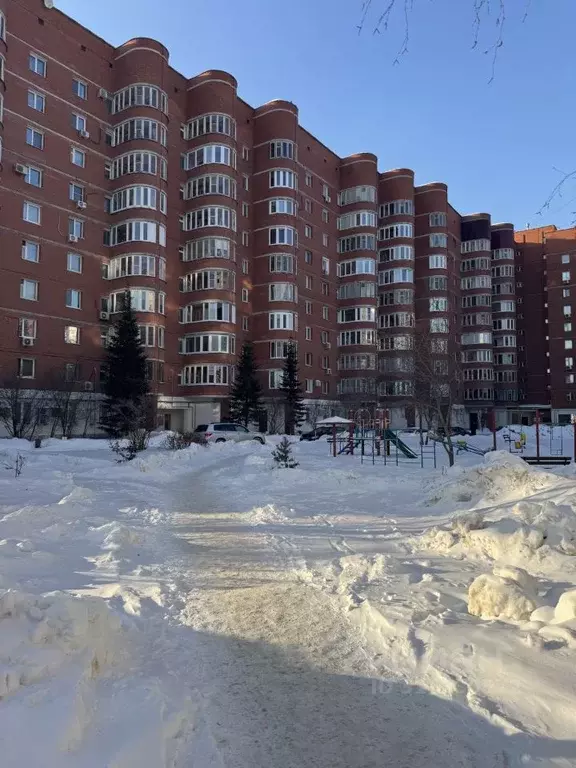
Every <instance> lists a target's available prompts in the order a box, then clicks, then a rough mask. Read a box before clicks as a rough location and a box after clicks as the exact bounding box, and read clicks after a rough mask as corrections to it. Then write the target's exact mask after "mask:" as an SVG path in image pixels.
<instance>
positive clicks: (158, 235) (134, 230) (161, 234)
mask: <svg viewBox="0 0 576 768" xmlns="http://www.w3.org/2000/svg"><path fill="white" fill-rule="evenodd" d="M130 242H143V243H159V244H160V245H166V227H165V226H164V225H163V224H158V223H157V222H155V221H142V220H140V219H134V220H132V221H124V222H122V224H117V225H116V226H114V227H112V229H111V230H110V245H112V246H114V245H120V244H121V243H130Z"/></svg>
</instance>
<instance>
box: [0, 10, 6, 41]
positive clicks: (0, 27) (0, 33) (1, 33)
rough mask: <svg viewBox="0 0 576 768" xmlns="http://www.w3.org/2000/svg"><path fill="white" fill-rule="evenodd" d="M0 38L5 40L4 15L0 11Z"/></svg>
mask: <svg viewBox="0 0 576 768" xmlns="http://www.w3.org/2000/svg"><path fill="white" fill-rule="evenodd" d="M0 40H6V17H5V16H4V14H3V13H0Z"/></svg>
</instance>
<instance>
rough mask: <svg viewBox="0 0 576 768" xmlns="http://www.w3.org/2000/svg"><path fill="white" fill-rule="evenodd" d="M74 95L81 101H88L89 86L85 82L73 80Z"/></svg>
mask: <svg viewBox="0 0 576 768" xmlns="http://www.w3.org/2000/svg"><path fill="white" fill-rule="evenodd" d="M72 93H73V94H74V95H75V96H78V98H79V99H84V100H86V99H87V98H88V85H87V84H86V83H85V82H84V81H83V80H77V79H76V78H73V80H72Z"/></svg>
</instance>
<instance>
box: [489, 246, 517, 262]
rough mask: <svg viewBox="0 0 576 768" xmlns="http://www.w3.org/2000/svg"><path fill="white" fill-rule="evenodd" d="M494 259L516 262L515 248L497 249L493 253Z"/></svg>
mask: <svg viewBox="0 0 576 768" xmlns="http://www.w3.org/2000/svg"><path fill="white" fill-rule="evenodd" d="M492 258H493V259H494V260H498V259H509V260H510V261H514V249H513V248H495V249H494V250H493V251H492Z"/></svg>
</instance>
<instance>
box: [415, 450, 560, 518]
mask: <svg viewBox="0 0 576 768" xmlns="http://www.w3.org/2000/svg"><path fill="white" fill-rule="evenodd" d="M560 482H562V478H560V477H559V476H558V475H554V474H551V473H548V472H542V471H541V470H539V469H535V468H534V467H531V466H530V465H529V464H527V463H526V462H525V461H523V460H522V459H521V458H519V457H518V456H515V455H514V454H510V453H507V452H506V451H492V452H490V453H488V454H486V456H485V457H484V463H483V464H479V465H477V466H474V467H458V466H455V467H452V468H451V469H450V470H449V472H448V480H444V481H440V482H439V483H438V482H437V483H435V484H434V485H433V486H432V489H431V490H432V492H431V494H430V496H429V497H428V499H427V500H426V504H427V505H430V506H431V505H434V504H440V503H447V502H448V503H456V504H458V503H463V502H466V503H469V504H470V505H472V506H473V505H481V504H483V505H486V504H491V503H493V502H499V503H502V502H504V501H510V500H512V499H518V498H524V497H525V496H530V495H531V494H533V493H535V492H536V491H540V490H543V489H545V488H551V487H553V486H555V485H557V484H558V483H560Z"/></svg>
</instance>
